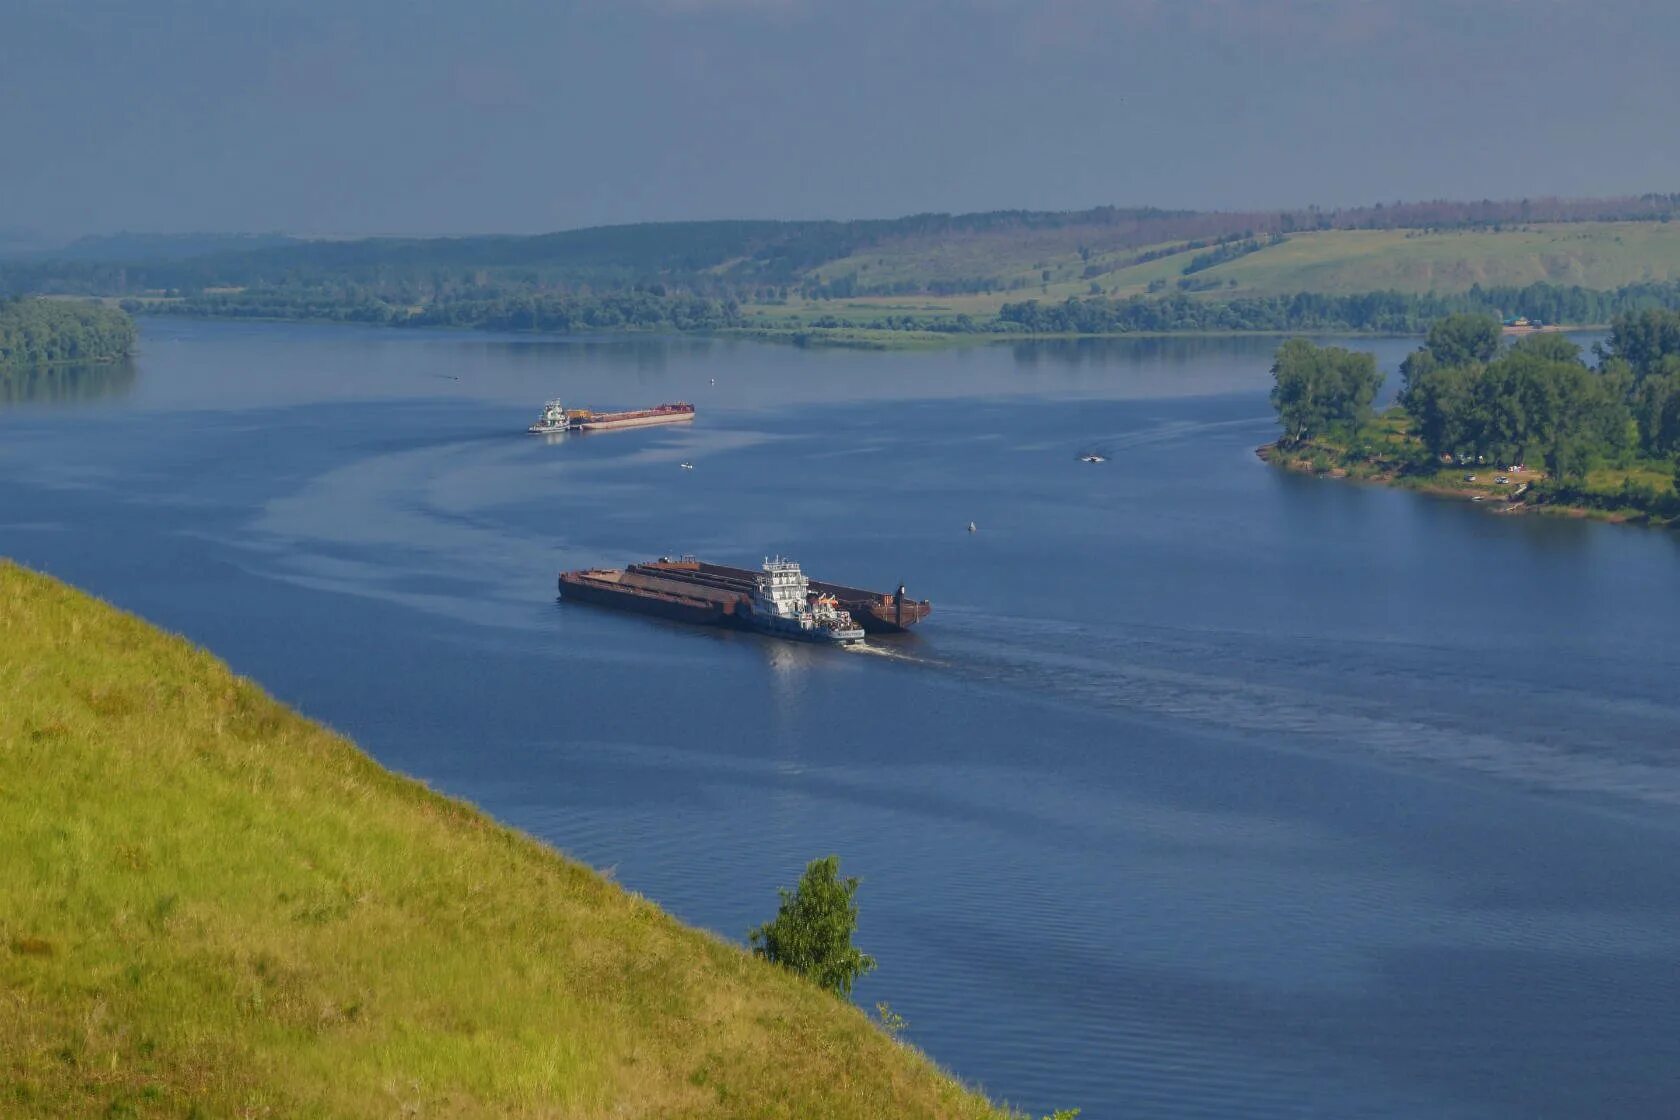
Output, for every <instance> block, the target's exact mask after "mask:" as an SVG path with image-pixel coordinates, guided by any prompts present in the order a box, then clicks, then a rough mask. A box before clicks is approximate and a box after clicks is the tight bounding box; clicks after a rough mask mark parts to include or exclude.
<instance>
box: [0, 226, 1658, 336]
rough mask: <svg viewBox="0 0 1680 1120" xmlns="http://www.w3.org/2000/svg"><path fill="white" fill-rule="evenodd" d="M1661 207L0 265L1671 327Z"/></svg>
mask: <svg viewBox="0 0 1680 1120" xmlns="http://www.w3.org/2000/svg"><path fill="white" fill-rule="evenodd" d="M1677 213H1680V195H1666V194H1665V195H1656V194H1652V195H1642V196H1639V197H1628V198H1617V199H1600V200H1586V201H1581V200H1566V199H1525V200H1519V201H1508V202H1469V203H1464V202H1427V203H1406V204H1395V205H1388V206H1383V205H1378V206H1370V207H1362V208H1355V209H1347V210H1319V209H1314V208H1308V209H1305V210H1280V211H1247V212H1236V211H1231V212H1226V211H1220V212H1200V211H1191V210H1163V209H1156V208H1148V207H1145V208H1129V209H1127V208H1118V207H1099V208H1096V209H1092V210H1079V211H1062V212H1039V211H1023V210H1004V211H993V212H989V213H981V214H958V215H951V214H919V215H912V216H910V217H904V218H893V219H880V220H860V221H702V222H666V223H646V224H640V225H622V226H601V227H596V228H592V229H580V230H570V231H565V232H560V233H549V234H541V235H534V236H489V235H486V236H473V237H436V238H364V239H359V240H299V239H290V238H286V237H283V236H280V235H253V236H242V235H205V234H193V235H181V236H161V235H146V236H139V235H120V236H116V237H111V238H95V239H84V241H82V242H79V243H77V244H76V245H73V246H69V247H66V248H65V249H64V250H62V251H60V252H59V253H58V254H57V255H48V256H43V255H40V254H37V255H35V256H31V257H16V256H14V257H12V258H10V259H5V260H0V297H3V296H4V295H6V294H7V293H14V294H21V293H52V294H79V295H92V296H102V297H113V296H114V297H119V298H121V299H122V300H123V301H124V302H123V306H124V307H125V308H128V309H130V310H133V311H147V312H171V313H178V314H187V315H197V316H216V317H239V318H265V319H327V320H338V321H354V322H365V323H381V324H392V325H405V326H435V325H449V326H474V327H483V328H492V329H502V330H542V331H577V330H615V329H623V328H642V329H665V330H672V329H674V330H713V329H720V328H722V329H740V330H748V331H753V332H755V333H761V334H768V333H778V334H781V335H784V336H790V337H794V338H796V339H799V340H813V341H820V340H827V341H849V342H851V343H852V344H857V343H858V342H859V341H860V340H863V339H864V336H865V335H867V336H868V338H867V341H868V342H869V344H874V343H878V342H882V341H883V340H884V339H890V341H887V342H886V343H885V344H893V345H896V344H898V343H899V342H901V341H903V340H904V339H905V338H906V337H908V335H909V334H910V333H918V334H920V335H922V336H924V337H926V338H931V337H935V335H936V334H937V335H938V336H940V337H948V336H949V335H951V334H957V333H971V332H999V333H1012V334H1020V333H1041V332H1056V333H1122V332H1127V331H1157V330H1159V331H1206V330H1403V331H1416V330H1422V329H1425V328H1427V326H1428V324H1429V323H1430V322H1431V321H1433V320H1434V319H1435V318H1437V317H1439V316H1440V315H1443V314H1447V313H1450V312H1454V311H1479V312H1491V313H1493V314H1496V315H1498V316H1500V317H1515V316H1527V317H1528V318H1530V319H1535V318H1539V319H1544V320H1545V321H1546V322H1565V323H1573V324H1582V323H1602V322H1606V321H1607V320H1608V319H1609V318H1610V317H1612V316H1614V315H1617V314H1623V313H1627V312H1632V311H1639V310H1643V309H1646V308H1651V307H1663V308H1667V307H1676V306H1680V222H1677V221H1674V220H1673V219H1674V218H1675V216H1676V214H1677Z"/></svg>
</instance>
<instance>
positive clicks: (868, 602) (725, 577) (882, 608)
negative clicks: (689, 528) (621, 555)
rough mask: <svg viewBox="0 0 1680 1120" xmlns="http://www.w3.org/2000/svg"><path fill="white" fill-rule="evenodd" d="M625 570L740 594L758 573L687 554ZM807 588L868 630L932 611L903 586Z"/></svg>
mask: <svg viewBox="0 0 1680 1120" xmlns="http://www.w3.org/2000/svg"><path fill="white" fill-rule="evenodd" d="M625 571H626V574H629V573H638V574H640V575H642V576H645V577H647V578H651V579H661V580H665V581H668V582H671V583H674V584H677V585H686V586H688V587H690V588H696V589H698V588H710V589H712V590H714V591H723V592H730V593H734V594H739V595H742V596H750V595H751V594H752V588H753V582H754V580H755V579H757V573H756V572H753V571H751V570H749V569H747V568H732V567H730V566H728V565H726V564H708V563H706V562H705V561H703V560H690V559H686V558H685V559H682V560H650V561H648V562H647V563H644V564H632V565H630V567H629V568H627V569H626V570H625ZM810 588H811V590H812V591H814V592H816V593H817V594H819V595H830V596H833V597H834V598H835V599H836V600H837V601H838V602H839V605H840V607H841V608H842V609H843V610H845V611H847V612H848V613H850V614H851V616H852V620H853V621H854V622H856V623H857V624H858V625H859V626H861V627H863V629H864V632H865V633H868V634H896V633H903V632H904V631H906V630H908V629H909V628H910V627H912V626H914V625H915V624H916V623H918V622H920V621H921V620H922V619H924V618H926V617H927V616H928V615H929V614H931V613H933V604H932V603H930V602H929V601H928V600H926V599H911V598H909V597H908V596H906V595H905V594H904V589H903V588H902V587H901V588H899V589H898V591H896V592H880V591H865V590H863V589H862V588H859V587H847V586H846V585H844V584H839V583H825V582H824V581H822V580H820V579H813V580H811V581H810Z"/></svg>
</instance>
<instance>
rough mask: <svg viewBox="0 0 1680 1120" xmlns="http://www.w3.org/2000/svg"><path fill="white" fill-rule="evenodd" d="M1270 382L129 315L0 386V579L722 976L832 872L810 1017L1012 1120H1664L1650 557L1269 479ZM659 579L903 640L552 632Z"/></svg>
mask: <svg viewBox="0 0 1680 1120" xmlns="http://www.w3.org/2000/svg"><path fill="white" fill-rule="evenodd" d="M1275 342H1276V340H1274V339H1262V338H1246V339H1245V338H1234V339H1211V340H1184V339H1178V340H1123V341H1101V342H1088V343H1086V342H1081V343H1044V344H1036V345H1019V346H1008V345H991V346H982V347H974V348H962V349H953V350H945V351H937V352H907V353H870V352H854V351H839V350H802V349H797V348H793V347H789V346H781V345H772V344H756V343H747V342H730V341H719V340H708V339H699V338H686V337H676V338H655V337H625V338H590V339H579V338H571V339H567V338H541V337H514V336H509V337H493V336H485V335H480V334H468V333H448V332H401V331H391V330H378V329H363V328H359V327H329V326H299V325H263V324H207V323H197V322H188V321H160V320H150V321H146V322H145V323H144V325H143V330H142V349H141V353H140V355H139V357H138V359H137V361H136V363H135V364H134V366H133V367H132V368H126V369H106V370H99V369H94V370H87V371H81V372H80V373H79V374H76V375H75V376H71V375H69V374H66V375H64V376H56V377H54V378H51V379H44V380H41V381H39V382H37V384H39V385H43V386H45V388H43V389H41V390H40V391H39V392H31V391H29V390H28V386H27V384H26V385H23V386H22V387H17V386H14V388H13V389H12V390H11V391H10V392H9V393H7V394H0V477H3V478H4V495H5V496H4V498H3V499H0V553H3V554H6V555H10V556H12V557H15V558H16V559H18V560H20V561H22V562H24V563H26V564H30V565H33V566H36V567H39V568H42V569H45V570H47V571H49V572H52V573H54V574H55V575H58V576H60V577H62V578H64V579H66V580H69V581H70V582H72V583H75V584H77V585H78V586H81V587H83V588H86V589H87V590H89V591H92V592H94V593H95V594H98V595H100V596H103V597H105V598H107V599H109V600H111V601H113V602H115V603H116V604H118V605H120V606H122V607H125V608H127V609H130V610H133V611H136V612H138V613H139V614H141V615H143V616H145V617H146V618H148V619H150V620H152V621H154V622H156V623H158V624H160V625H162V626H164V627H167V628H169V629H171V630H175V631H178V632H181V633H183V634H185V635H187V636H188V637H190V638H192V639H193V640H195V641H198V642H200V643H202V644H204V645H205V646H207V647H209V648H210V649H211V650H213V651H214V652H215V653H217V654H218V655H220V656H221V657H223V658H225V659H226V660H227V661H229V662H230V663H231V664H232V665H233V666H234V667H235V668H236V669H237V670H238V671H239V672H241V673H245V674H248V675H250V676H252V677H254V678H255V679H256V680H258V681H259V682H260V683H262V684H263V685H264V686H265V687H266V688H267V689H269V690H270V691H271V692H273V693H274V694H275V695H276V696H278V697H279V698H280V699H282V700H284V701H286V702H287V703H290V704H292V705H295V706H296V707H297V708H299V709H301V710H302V711H304V712H305V713H307V714H309V715H311V716H313V717H315V718H318V719H320V720H323V721H325V722H327V723H329V724H331V725H333V726H334V727H336V728H338V729H340V730H342V731H344V732H345V733H346V734H348V735H350V736H352V737H353V738H355V739H356V740H357V741H358V742H359V743H360V744H362V745H363V746H364V747H365V748H366V749H368V750H369V751H370V752H372V753H373V754H374V755H375V756H376V757H377V758H378V759H379V760H380V761H381V762H383V763H385V764H386V765H388V766H390V767H393V768H395V769H397V770H400V771H403V772H405V773H408V774H412V775H415V776H417V777H419V778H422V779H424V780H425V781H427V782H429V783H431V784H432V785H433V786H435V787H436V788H439V789H441V790H444V791H447V792H449V793H452V794H456V795H460V796H463V797H466V798H469V799H471V800H472V801H474V802H476V803H478V804H480V805H482V806H484V807H485V808H486V809H487V810H489V811H490V812H491V813H493V814H495V815H496V816H497V817H499V818H501V819H502V820H504V821H507V822H509V823H511V824H513V825H516V826H518V827H519V828H522V829H525V830H527V831H529V832H531V833H533V834H535V835H537V836H539V837H541V838H543V839H544V840H547V841H549V842H550V843H552V844H554V845H555V846H557V847H559V848H560V849H562V850H564V851H566V852H567V853H569V854H571V855H573V856H575V857H576V858H578V859H581V860H583V861H586V862H587V863H589V864H591V865H594V866H596V867H600V868H602V869H606V870H609V871H610V872H611V874H612V875H613V877H614V878H615V879H616V880H617V881H618V882H620V883H622V884H624V885H625V886H627V887H629V888H631V889H633V890H636V891H639V892H641V893H643V894H646V895H647V896H649V897H651V898H652V899H654V900H656V901H657V902H659V903H660V904H661V905H663V906H664V907H666V908H667V909H669V910H670V911H671V912H673V913H674V914H676V915H678V916H680V917H681V918H683V919H685V920H687V921H690V922H693V923H696V924H699V925H702V926H705V927H708V928H710V929H713V930H716V931H718V932H720V933H722V934H725V935H727V936H730V937H734V938H744V935H745V933H746V930H747V929H748V928H749V927H750V926H751V925H753V924H755V923H756V922H759V921H762V920H764V919H765V918H767V917H769V916H770V915H771V913H773V911H774V907H775V901H776V895H775V890H776V888H777V887H778V886H782V885H792V883H793V882H794V881H795V879H796V878H797V876H798V874H799V872H800V870H801V868H802V867H803V865H804V863H805V862H806V861H807V860H809V859H811V858H814V857H816V856H820V855H824V854H827V853H830V852H834V853H838V854H839V855H840V856H841V857H842V863H843V868H844V870H845V871H846V872H847V873H851V874H857V875H859V876H861V877H862V879H863V886H862V889H861V892H860V895H859V902H860V908H861V929H860V931H859V935H858V941H859V943H860V944H861V945H862V946H863V947H864V948H865V949H866V950H867V951H869V952H871V953H873V954H874V955H875V956H876V957H877V958H878V959H879V961H880V967H879V969H878V970H877V971H876V972H874V973H873V974H871V975H869V976H868V977H866V978H865V979H864V980H863V981H862V982H861V983H860V984H859V985H858V988H857V992H856V997H857V999H858V1001H859V1002H860V1003H861V1004H863V1005H864V1006H866V1007H868V1006H872V1005H873V1004H874V1003H876V1002H877V1001H887V1002H889V1003H890V1004H891V1005H892V1007H893V1009H894V1010H895V1011H897V1012H898V1013H899V1014H901V1015H903V1016H904V1018H905V1019H906V1020H908V1023H909V1029H908V1037H909V1038H910V1039H911V1040H912V1041H913V1042H914V1043H915V1044H916V1045H918V1046H920V1047H922V1048H923V1049H925V1050H926V1051H928V1052H929V1053H930V1054H931V1055H932V1056H933V1057H934V1058H935V1059H936V1060H938V1061H939V1062H940V1063H941V1064H943V1065H945V1066H946V1067H948V1068H950V1069H952V1070H953V1071H954V1072H956V1073H957V1074H958V1075H960V1076H962V1077H963V1078H965V1079H967V1080H969V1081H971V1082H973V1083H976V1084H978V1085H980V1086H982V1087H983V1088H984V1089H985V1090H987V1091H988V1092H989V1093H991V1094H992V1095H993V1096H995V1097H998V1098H1003V1099H1007V1100H1008V1101H1010V1102H1012V1103H1014V1104H1016V1105H1019V1106H1021V1107H1023V1108H1030V1109H1033V1110H1036V1111H1038V1112H1042V1111H1047V1110H1049V1109H1050V1108H1052V1107H1072V1106H1077V1107H1080V1108H1082V1109H1083V1110H1084V1113H1083V1115H1084V1117H1086V1118H1087V1120H1097V1118H1107V1117H1136V1116H1150V1117H1200V1116H1244V1117H1285V1116H1288V1117H1300V1116H1324V1117H1338V1118H1346V1117H1360V1116H1402V1115H1404V1116H1430V1117H1476V1118H1518V1117H1524V1118H1526V1117H1534V1116H1547V1117H1599V1116H1610V1115H1614V1116H1620V1117H1630V1116H1653V1117H1656V1116H1671V1115H1673V1109H1674V1107H1675V1102H1676V1100H1677V1099H1680V983H1677V977H1680V875H1677V873H1676V868H1677V867H1680V827H1677V821H1680V813H1677V811H1676V810H1677V808H1680V754H1677V751H1680V689H1677V687H1676V681H1677V680H1680V644H1677V643H1676V642H1675V640H1674V637H1675V626H1676V620H1680V579H1676V573H1677V571H1680V536H1676V535H1674V534H1664V533H1659V532H1652V531H1647V530H1642V529H1637V528H1631V527H1626V526H1607V525H1600V524H1592V523H1584V522H1573V521H1565V520H1552V519H1546V518H1538V517H1533V518H1522V517H1501V516H1495V515H1490V514H1488V513H1486V512H1484V511H1483V510H1481V509H1479V508H1475V507H1471V506H1468V505H1465V504H1463V503H1453V502H1448V501H1442V500H1438V499H1432V498H1429V497H1425V496H1420V495H1416V494H1412V493H1404V492H1399V491H1392V490H1386V489H1382V488H1378V487H1372V486H1364V485H1357V484H1349V483H1343V482H1335V481H1329V480H1318V479H1312V478H1306V477H1301V476H1299V475H1295V474H1291V473H1288V472H1284V471H1278V470H1273V469H1269V468H1267V467H1265V466H1264V465H1262V464H1261V463H1259V462H1258V461H1257V460H1256V459H1255V457H1254V454H1253V449H1254V447H1255V446H1256V445H1258V444H1260V443H1261V442H1263V441H1265V440H1267V439H1269V438H1271V436H1272V434H1273V431H1274V426H1273V422H1272V419H1271V412H1270V408H1269V406H1268V404H1267V401H1266V392H1267V389H1268V388H1269V376H1268V373H1267V366H1268V364H1269V359H1270V352H1271V350H1272V348H1273V347H1274V346H1275ZM1352 345H1357V346H1364V347H1367V348H1370V349H1373V350H1375V351H1376V352H1377V353H1378V356H1379V360H1380V361H1381V363H1382V365H1383V366H1384V368H1385V369H1388V370H1389V371H1391V373H1392V371H1393V369H1394V368H1395V367H1396V365H1397V363H1398V361H1399V359H1400V358H1401V357H1402V356H1403V355H1404V353H1405V352H1406V351H1407V349H1409V347H1410V346H1411V345H1413V343H1411V342H1409V341H1407V340H1400V339H1395V340H1360V341H1358V342H1355V343H1352ZM1391 380H1392V378H1391ZM1390 387H1391V388H1392V385H1391V386H1390ZM551 396H560V397H563V398H565V399H566V401H567V402H568V403H576V404H593V405H596V406H604V405H627V406H628V405H642V404H650V403H655V402H658V401H663V400H677V399H683V400H690V401H693V402H694V403H695V404H696V405H697V406H698V409H699V415H698V419H697V420H696V422H695V423H694V424H693V425H692V426H691V427H690V426H683V427H671V428H663V429H648V430H640V431H626V432H613V433H596V434H591V435H584V436H566V437H559V438H556V439H552V440H544V439H542V438H539V437H530V436H526V435H525V434H524V427H525V425H526V424H528V423H530V422H531V421H532V420H533V419H535V415H536V412H537V410H538V408H539V406H540V405H541V403H542V402H543V401H544V400H545V399H547V398H548V397H551ZM1088 451H1098V452H1101V453H1103V454H1105V455H1107V456H1108V457H1109V461H1108V462H1106V463H1102V464H1086V463H1082V462H1080V460H1079V456H1080V454H1082V453H1084V452H1088ZM684 461H688V462H692V463H693V464H694V469H693V470H689V471H685V470H680V469H679V466H678V464H679V463H681V462H684ZM970 521H973V522H974V523H975V525H976V527H977V531H976V532H973V533H970V532H967V531H966V529H967V526H968V523H969V522H970ZM677 552H694V553H697V554H699V555H701V556H703V557H706V558H710V559H716V560H719V561H722V562H727V563H739V564H743V565H753V564H756V563H757V562H758V560H759V559H760V558H761V557H763V556H764V555H766V554H769V553H776V552H780V553H783V554H786V555H788V556H791V557H793V558H796V559H798V560H800V561H802V562H803V563H804V564H805V566H806V568H807V569H808V570H810V571H813V572H814V573H816V574H817V575H819V576H821V577H823V578H827V579H831V580H835V581H839V582H845V583H851V584H860V585H864V586H875V587H881V588H891V587H894V586H896V585H897V584H898V583H899V582H901V581H902V582H904V583H906V584H907V585H908V587H909V590H910V592H911V594H913V595H915V596H917V597H927V598H930V599H932V600H933V602H934V604H935V610H934V613H933V615H932V617H931V618H930V619H929V620H928V622H927V623H926V624H925V625H923V626H922V627H921V628H920V630H919V632H918V633H916V634H914V635H910V636H907V637H906V638H904V639H902V640H896V641H890V642H880V643H876V645H877V647H878V648H876V649H875V650H873V651H872V652H845V651H837V650H826V649H817V648H808V647H804V646H795V645H790V644H786V643H779V642H776V641H774V640H771V639H767V638H762V637H759V636H756V635H751V634H737V633H718V632H711V631H706V630H700V629H691V628H685V627H683V626H680V625H676V624H671V623H666V622H663V621H659V620H651V619H646V618H641V617H636V616H628V615H622V614H618V613H614V612H610V611H605V610H601V609H598V608H589V607H577V606H572V605H569V604H567V605H562V604H558V603H557V602H556V600H555V587H554V576H555V573H556V571H557V570H559V569H562V568H570V567H581V566H587V565H595V564H612V565H618V564H622V563H623V562H625V561H629V560H634V559H639V558H646V557H649V556H655V555H660V554H665V553H677Z"/></svg>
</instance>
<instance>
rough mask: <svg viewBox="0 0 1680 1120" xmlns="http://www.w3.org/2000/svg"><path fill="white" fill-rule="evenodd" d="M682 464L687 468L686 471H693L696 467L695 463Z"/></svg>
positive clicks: (683, 467)
mask: <svg viewBox="0 0 1680 1120" xmlns="http://www.w3.org/2000/svg"><path fill="white" fill-rule="evenodd" d="M681 466H682V469H683V470H685V471H691V470H693V469H694V464H693V463H683V464H681Z"/></svg>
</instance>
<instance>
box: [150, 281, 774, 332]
mask: <svg viewBox="0 0 1680 1120" xmlns="http://www.w3.org/2000/svg"><path fill="white" fill-rule="evenodd" d="M124 306H125V307H131V308H132V309H134V310H135V311H142V312H148V311H149V312H153V313H157V314H170V315H191V316H199V317H208V318H218V319H310V320H329V321H337V322H355V323H376V324H382V325H386V326H407V327H477V328H480V329H483V330H509V331H522V330H537V331H553V332H557V333H569V332H573V331H585V330H600V331H604V330H641V329H670V330H682V331H687V330H714V329H718V328H721V327H732V326H739V325H741V322H742V318H741V309H740V306H739V305H738V304H736V303H735V302H734V301H732V300H720V299H712V298H709V297H704V296H695V295H688V294H680V293H679V294H671V293H667V292H662V291H656V290H654V289H652V288H642V289H630V290H625V291H618V292H608V293H605V294H601V295H586V294H572V293H564V292H530V291H519V290H504V289H491V290H490V291H489V292H488V294H485V295H483V296H479V297H473V296H468V295H459V296H453V297H450V298H445V299H440V300H433V301H430V302H427V303H424V304H403V303H398V302H394V301H392V300H389V299H385V298H382V297H381V296H379V295H378V294H376V293H375V292H374V291H372V290H369V289H367V288H364V287H361V286H358V285H344V286H338V287H333V288H326V289H321V288H299V289H286V288H256V289H249V290H246V291H241V292H217V293H209V294H204V295H199V296H193V297H185V298H181V299H177V300H170V301H166V302H158V303H142V302H140V301H125V303H124Z"/></svg>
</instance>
